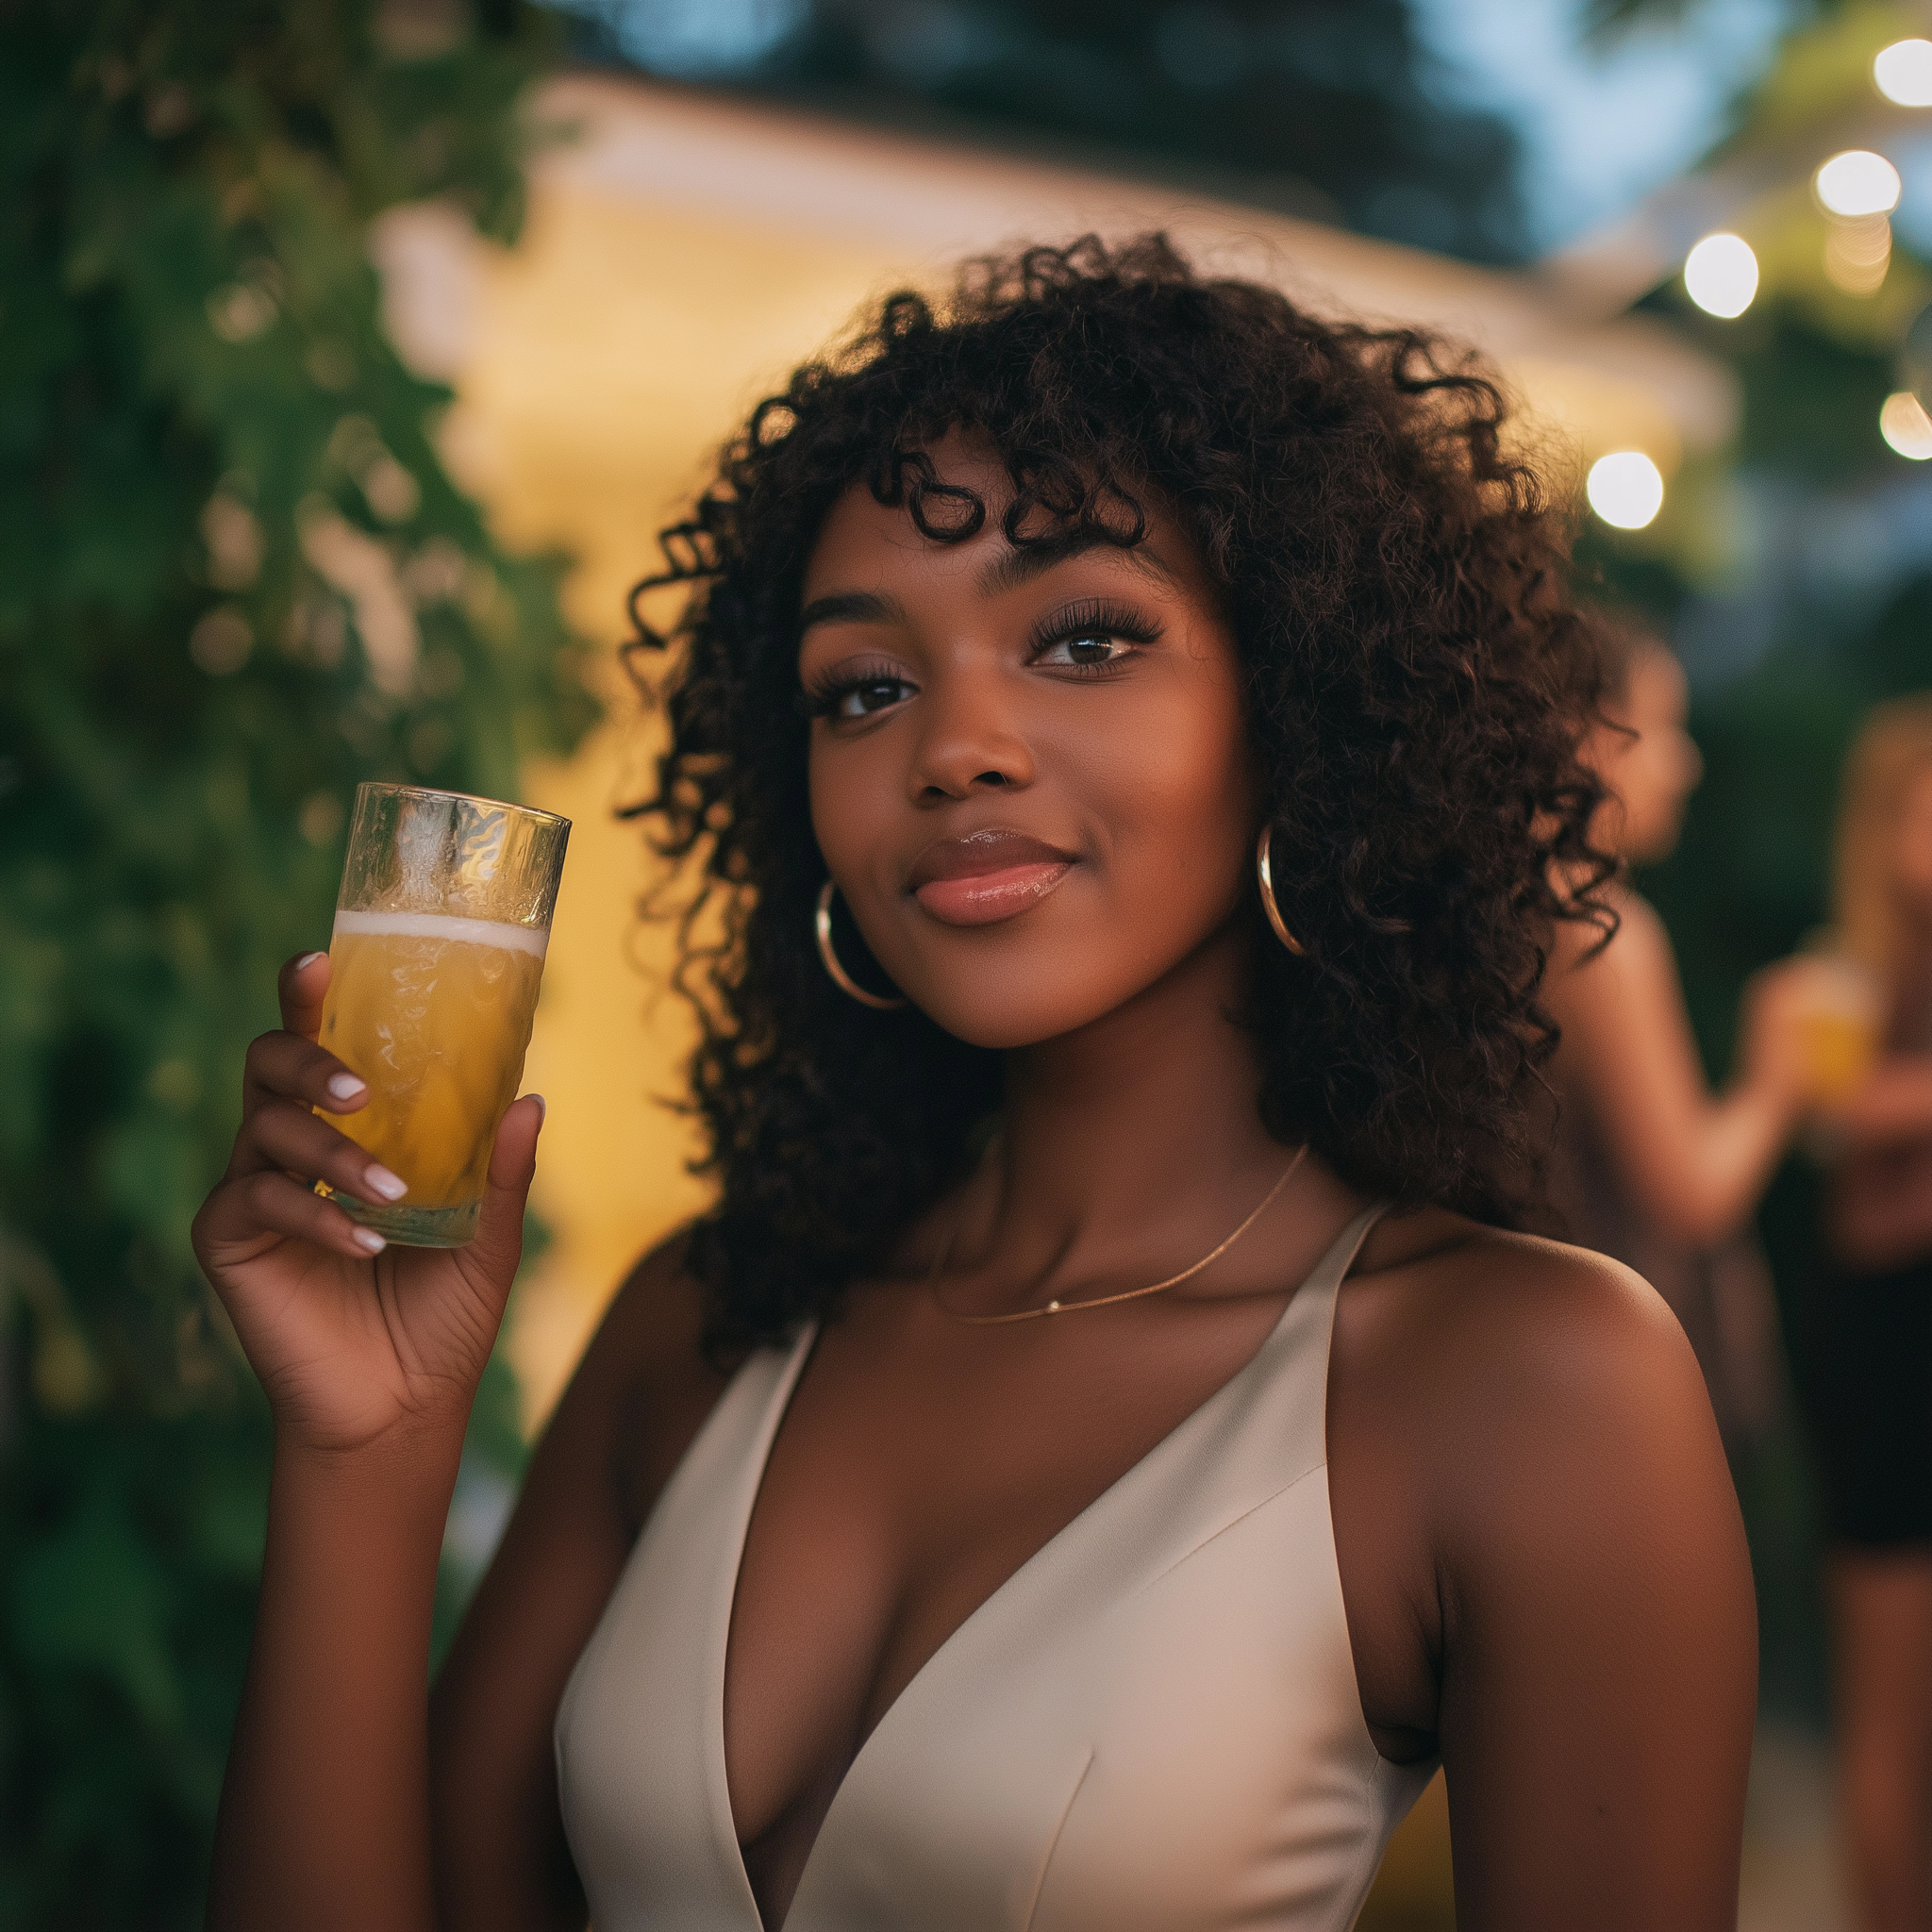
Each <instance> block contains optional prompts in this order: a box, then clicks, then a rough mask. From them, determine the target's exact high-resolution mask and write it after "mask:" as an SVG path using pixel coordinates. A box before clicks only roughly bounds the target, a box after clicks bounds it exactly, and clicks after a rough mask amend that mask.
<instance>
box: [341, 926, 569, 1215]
mask: <svg viewBox="0 0 1932 1932" xmlns="http://www.w3.org/2000/svg"><path fill="white" fill-rule="evenodd" d="M548 939H549V934H548V932H547V931H546V930H543V929H541V928H537V927H532V926H525V925H512V924H504V923H499V922H497V921H494V920H482V919H459V918H454V917H451V916H449V915H447V914H443V913H433V912H338V913H337V914H336V924H335V933H334V937H333V939H332V940H331V941H330V944H329V987H328V998H327V1000H326V1001H325V1004H324V1006H323V1011H322V1035H321V1039H322V1044H323V1045H324V1046H325V1047H327V1048H328V1050H329V1051H330V1052H331V1053H333V1054H334V1055H335V1056H336V1057H337V1058H339V1059H341V1061H342V1062H343V1063H344V1064H345V1065H346V1066H348V1067H350V1068H351V1069H352V1070H353V1071H354V1072H356V1073H358V1074H360V1075H361V1076H362V1078H363V1079H365V1080H366V1081H368V1083H369V1099H368V1101H367V1103H366V1104H365V1105H364V1106H362V1107H361V1108H358V1110H357V1111H356V1112H354V1113H347V1114H326V1115H325V1119H327V1120H328V1121H330V1122H331V1123H332V1124H334V1125H335V1126H337V1127H339V1128H341V1131H342V1132H343V1133H344V1134H346V1135H347V1136H348V1137H349V1138H350V1140H352V1141H355V1142H356V1143H357V1145H358V1146H360V1147H365V1148H367V1149H368V1151H369V1152H370V1153H371V1154H372V1155H374V1156H375V1158H376V1159H377V1160H379V1161H381V1162H382V1164H383V1165H384V1166H385V1167H388V1168H390V1169H391V1170H393V1172H395V1173H396V1174H400V1175H401V1176H402V1177H403V1179H404V1180H405V1181H407V1182H408V1186H409V1191H408V1194H406V1195H405V1196H404V1197H403V1199H402V1201H401V1202H399V1203H398V1204H397V1205H396V1206H395V1207H393V1208H389V1207H383V1208H380V1209H379V1210H376V1209H375V1204H374V1203H372V1204H370V1208H371V1210H372V1211H368V1212H359V1211H358V1209H357V1208H356V1207H354V1206H352V1204H350V1203H348V1202H344V1203H343V1206H344V1207H345V1208H348V1209H349V1211H350V1212H352V1213H355V1214H356V1218H357V1219H358V1220H368V1221H370V1222H372V1223H374V1224H376V1225H379V1226H381V1227H382V1228H383V1229H384V1231H385V1232H389V1231H391V1228H393V1229H394V1231H395V1232H396V1233H397V1235H398V1237H399V1238H400V1239H402V1240H405V1241H416V1242H419V1243H422V1244H424V1245H436V1246H441V1245H451V1246H454V1245H458V1244H459V1243H461V1242H463V1241H468V1240H469V1238H470V1237H471V1235H473V1234H474V1233H475V1227H476V1215H477V1211H478V1209H479V1208H480V1207H481V1205H482V1199H483V1186H484V1175H485V1173H486V1171H487V1169H488V1168H489V1165H490V1150H491V1147H492V1145H493V1144H494V1143H495V1140H496V1128H497V1124H498V1123H499V1122H500V1121H501V1120H502V1119H503V1115H504V1109H505V1108H508V1106H509V1104H510V1102H511V1101H512V1100H514V1099H515V1098H516V1091H517V1083H518V1082H519V1081H520V1080H521V1079H522V1078H523V1074H524V1053H525V1049H526V1048H527V1047H528V1045H529V1043H530V1022H531V1020H532V1018H533V1017H534V1015H535V1013H536V1010H537V988H538V984H539V982H540V981H541V978H542V974H543V952H544V947H545V944H546V942H547V941H548Z"/></svg>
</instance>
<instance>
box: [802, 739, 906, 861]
mask: <svg viewBox="0 0 1932 1932" xmlns="http://www.w3.org/2000/svg"><path fill="white" fill-rule="evenodd" d="M881 748H882V747H881V741H880V740H879V739H876V738H875V739H871V740H864V741H858V742H856V743H846V744H838V745H834V746H831V747H830V748H829V749H827V748H826V747H824V745H822V744H821V743H820V742H819V741H817V738H816V734H814V741H813V743H812V747H811V754H810V760H809V763H808V768H807V785H808V798H809V802H810V807H811V826H812V831H813V834H814V835H815V836H816V838H817V839H818V841H819V850H820V851H821V852H822V853H823V854H824V858H825V864H826V866H827V868H828V869H829V870H830V871H832V872H833V873H836V874H840V875H841V876H846V877H849V876H851V875H853V874H857V873H860V872H863V871H864V870H865V862H866V859H867V858H868V857H869V856H870V854H871V852H872V849H873V847H874V844H875V843H876V842H877V840H878V838H879V835H880V833H881V832H882V831H886V830H889V829H890V827H891V824H892V823H893V816H894V812H895V808H897V807H898V806H899V805H900V804H901V803H902V801H903V797H904V792H905V774H904V769H903V765H902V764H900V763H897V762H894V761H892V760H891V759H889V758H885V757H882V756H881V755H880V752H881Z"/></svg>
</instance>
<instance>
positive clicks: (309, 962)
mask: <svg viewBox="0 0 1932 1932" xmlns="http://www.w3.org/2000/svg"><path fill="white" fill-rule="evenodd" d="M326 958H328V955H327V954H326V953H304V954H303V955H302V957H301V958H299V959H297V960H296V961H295V969H294V970H295V971H296V972H297V973H307V972H308V969H309V968H310V967H311V966H313V965H314V964H315V962H316V961H317V960H318V959H326Z"/></svg>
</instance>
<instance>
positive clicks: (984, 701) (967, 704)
mask: <svg viewBox="0 0 1932 1932" xmlns="http://www.w3.org/2000/svg"><path fill="white" fill-rule="evenodd" d="M1016 697H1017V693H1015V692H1014V691H1012V690H1011V689H1010V687H1009V685H1008V681H1007V680H1006V679H1005V678H1004V677H1002V676H1001V675H1000V674H999V671H998V670H997V669H995V668H994V667H991V666H986V667H975V668H974V669H972V670H965V669H960V668H949V670H948V671H947V672H946V673H945V674H944V675H941V676H939V677H937V678H935V679H934V680H933V682H932V683H931V684H930V685H928V687H927V689H926V691H925V693H924V703H923V704H922V705H921V707H920V711H921V717H920V727H921V728H920V733H919V741H918V745H917V748H916V750H915V752H914V755H913V759H912V768H911V770H910V772H909V773H908V779H909V789H910V791H911V794H912V799H913V802H914V803H915V804H918V805H939V804H941V803H942V802H944V801H945V800H947V799H958V798H966V797H969V796H970V795H971V794H972V793H973V792H974V791H988V790H998V789H1002V788H1008V787H1014V786H1024V785H1030V784H1031V783H1032V782H1033V753H1032V749H1031V747H1030V746H1029V745H1028V743H1027V741H1026V736H1025V733H1024V730H1023V729H1022V728H1021V720H1020V719H1019V718H1018V717H1017V716H1016V715H1015V700H1016Z"/></svg>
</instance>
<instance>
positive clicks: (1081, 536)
mask: <svg viewBox="0 0 1932 1932" xmlns="http://www.w3.org/2000/svg"><path fill="white" fill-rule="evenodd" d="M1091 550H1111V551H1113V552H1114V553H1115V554H1116V555H1117V556H1119V558H1121V560H1122V561H1123V562H1124V563H1126V564H1127V565H1129V566H1130V567H1131V568H1132V569H1134V570H1137V571H1140V572H1141V574H1142V575H1145V576H1152V577H1158V578H1159V579H1160V580H1161V582H1162V583H1165V584H1168V585H1171V586H1172V587H1173V588H1174V589H1175V590H1179V589H1180V588H1181V580H1180V575H1179V573H1178V572H1176V571H1175V570H1174V568H1173V567H1172V566H1171V565H1170V564H1169V563H1168V562H1167V560H1166V559H1165V558H1163V557H1161V556H1160V554H1159V553H1158V551H1156V550H1155V549H1154V548H1153V546H1152V545H1151V544H1149V543H1148V541H1146V539H1145V538H1142V539H1141V541H1140V542H1138V543H1116V542H1115V541H1113V539H1112V538H1110V537H1108V536H1104V535H1103V534H1102V533H1101V532H1100V531H1098V530H1075V531H1074V532H1073V533H1072V534H1071V535H1069V536H1066V537H1063V538H1060V539H1058V541H1054V542H1050V543H1024V544H1021V545H1018V546H1017V547H1015V548H1013V549H1010V550H1008V551H1007V552H1005V553H1004V554H1003V555H1001V556H999V557H996V558H993V559H992V561H991V562H990V563H989V564H987V565H986V567H985V568H984V569H983V570H981V571H980V573H979V576H978V580H977V581H978V589H979V594H980V595H981V596H982V597H997V596H999V595H1000V594H1001V592H1003V591H1017V590H1018V589H1019V588H1020V586H1021V585H1022V584H1030V583H1031V582H1032V581H1033V580H1034V578H1035V577H1040V576H1044V575H1046V573H1047V572H1048V571H1050V570H1052V569H1053V568H1054V567H1055V566H1056V565H1057V564H1062V563H1068V562H1071V561H1072V560H1073V559H1074V558H1076V557H1084V556H1086V555H1087V553H1088V552H1089V551H1091Z"/></svg>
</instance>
